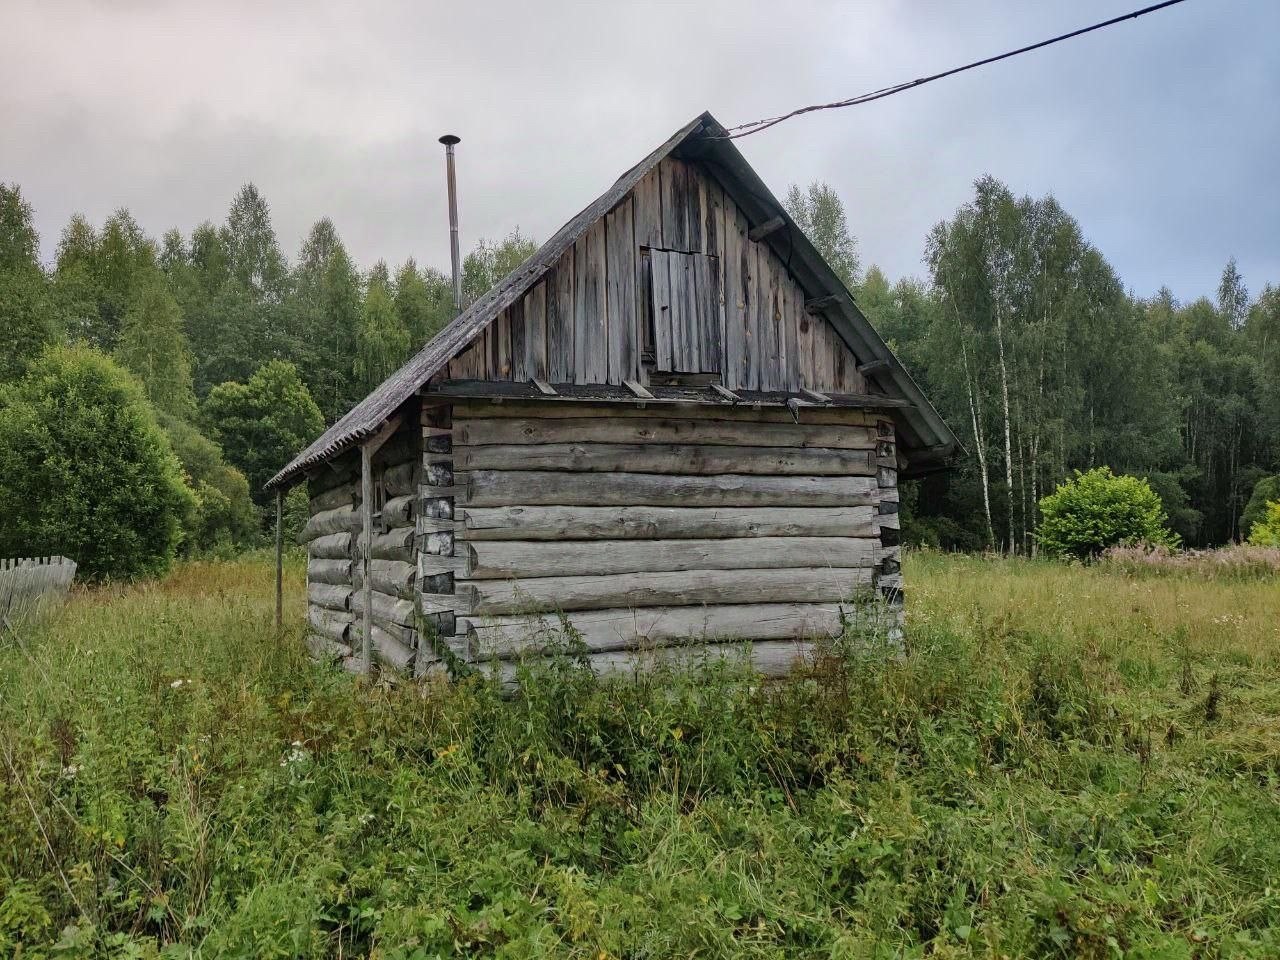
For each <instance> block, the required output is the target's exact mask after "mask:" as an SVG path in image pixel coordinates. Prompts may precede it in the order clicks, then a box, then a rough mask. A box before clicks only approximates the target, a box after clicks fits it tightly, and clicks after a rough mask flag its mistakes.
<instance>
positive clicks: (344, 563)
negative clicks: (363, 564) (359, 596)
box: [307, 559, 351, 586]
mask: <svg viewBox="0 0 1280 960" xmlns="http://www.w3.org/2000/svg"><path fill="white" fill-rule="evenodd" d="M307 583H332V584H346V585H347V586H350V585H351V561H350V560H321V559H312V560H308V561H307Z"/></svg>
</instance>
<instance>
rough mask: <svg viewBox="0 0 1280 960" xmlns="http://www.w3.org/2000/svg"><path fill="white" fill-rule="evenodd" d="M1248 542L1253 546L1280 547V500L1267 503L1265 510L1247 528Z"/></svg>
mask: <svg viewBox="0 0 1280 960" xmlns="http://www.w3.org/2000/svg"><path fill="white" fill-rule="evenodd" d="M1249 542H1250V543H1251V544H1253V545H1254V546H1255V547H1280V501H1275V500H1273V501H1271V502H1269V503H1268V504H1267V512H1266V513H1265V514H1263V516H1262V517H1261V518H1260V519H1258V520H1257V521H1255V522H1254V524H1253V526H1252V527H1250V528H1249Z"/></svg>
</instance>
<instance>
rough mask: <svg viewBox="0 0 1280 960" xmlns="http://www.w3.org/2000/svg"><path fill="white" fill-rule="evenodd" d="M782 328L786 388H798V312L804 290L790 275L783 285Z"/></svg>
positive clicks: (801, 306) (801, 308)
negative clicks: (784, 349) (784, 339)
mask: <svg viewBox="0 0 1280 960" xmlns="http://www.w3.org/2000/svg"><path fill="white" fill-rule="evenodd" d="M782 310H783V314H782V328H783V330H784V332H785V333H786V341H787V375H786V389H787V390H793V391H794V390H799V389H800V343H799V339H800V327H799V324H800V314H801V313H803V312H804V292H803V291H802V290H801V289H800V285H799V284H798V283H796V282H795V280H794V279H793V278H791V277H788V278H787V283H786V285H785V286H784V287H783V301H782Z"/></svg>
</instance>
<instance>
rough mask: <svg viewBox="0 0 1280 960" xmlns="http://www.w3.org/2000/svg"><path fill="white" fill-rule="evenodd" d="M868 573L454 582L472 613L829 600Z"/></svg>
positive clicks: (464, 608) (835, 570) (802, 570)
mask: <svg viewBox="0 0 1280 960" xmlns="http://www.w3.org/2000/svg"><path fill="white" fill-rule="evenodd" d="M871 573H872V571H871V568H869V567H857V568H848V567H799V568H795V569H788V570H681V571H676V572H662V573H633V574H619V575H615V576H581V577H532V578H529V579H526V580H471V581H467V582H465V583H456V584H455V585H454V596H455V598H456V602H455V607H454V609H455V610H456V611H457V612H458V613H459V614H462V615H472V614H513V613H542V612H545V611H551V610H565V611H572V610H607V609H609V608H610V607H661V606H687V605H690V604H699V603H711V604H740V603H749V602H750V603H832V602H839V601H843V600H848V599H849V598H850V597H852V596H853V595H854V594H856V593H857V592H859V589H860V588H862V587H864V586H865V585H869V584H870V583H871Z"/></svg>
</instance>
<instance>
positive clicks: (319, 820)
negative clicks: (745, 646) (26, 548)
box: [0, 554, 1280, 960]
mask: <svg viewBox="0 0 1280 960" xmlns="http://www.w3.org/2000/svg"><path fill="white" fill-rule="evenodd" d="M906 577H907V582H908V584H909V586H910V592H909V603H908V613H909V642H910V649H909V652H908V654H907V655H906V656H905V657H902V658H888V659H886V658H884V657H883V656H878V655H874V654H871V653H868V652H867V651H866V647H865V646H862V645H859V644H847V645H842V646H841V647H840V648H839V649H837V650H835V651H833V655H832V656H830V657H827V658H825V659H824V660H823V661H822V662H820V663H818V664H817V665H815V666H814V667H813V668H812V669H811V670H809V671H808V672H807V673H806V674H805V675H804V676H802V677H800V678H798V679H796V680H794V681H792V682H790V683H787V684H782V685H776V686H769V687H760V686H758V685H756V684H753V683H749V682H743V675H742V671H741V668H740V667H739V666H737V665H719V666H713V667H709V668H706V669H704V670H701V671H694V672H685V673H681V674H678V675H672V674H665V675H657V676H652V677H649V678H648V679H646V680H643V681H641V682H638V683H633V684H613V685H602V684H597V683H595V682H594V681H593V680H592V679H591V678H590V677H588V676H585V675H584V674H583V672H582V671H581V670H580V669H579V668H577V667H576V666H575V665H574V662H573V660H572V658H571V657H567V658H566V659H565V660H564V661H563V662H561V663H558V664H557V665H555V666H554V667H552V668H551V669H549V670H547V671H545V672H542V673H540V674H538V675H537V676H531V677H527V678H526V682H525V685H524V687H523V688H522V689H521V691H519V692H518V694H517V696H516V697H515V698H514V699H512V700H505V701H504V700H503V699H502V698H501V697H500V695H499V693H498V691H496V690H495V689H493V688H492V687H490V686H486V685H484V684H483V683H477V682H471V683H467V684H463V685H460V686H458V687H456V688H453V689H445V688H440V687H434V688H429V689H423V688H417V687H412V686H409V687H402V688H398V689H392V688H387V687H381V686H378V687H372V688H364V687H361V685H359V684H358V682H357V681H354V680H353V679H351V678H349V677H347V676H344V675H342V674H340V673H337V672H335V671H332V670H328V669H322V668H319V667H314V666H312V665H310V664H309V663H308V662H307V661H306V659H305V657H304V656H303V655H302V654H301V652H300V643H299V639H300V638H299V633H298V631H296V630H294V631H291V632H290V633H289V634H288V635H286V636H284V637H275V636H273V632H272V630H271V623H270V618H271V609H272V578H271V571H270V567H269V565H268V563H267V562H266V560H265V559H248V560H244V561H241V562H237V563H209V564H188V565H184V566H182V567H180V568H179V569H178V570H177V571H176V572H175V573H173V574H172V575H171V576H170V577H169V578H167V579H166V580H164V581H163V582H161V583H158V584H152V585H143V586H137V587H131V588H122V589H115V590H99V591H94V592H86V593H81V594H79V595H77V596H76V597H75V598H74V599H73V600H72V602H71V603H70V604H69V606H68V607H67V608H66V610H65V611H64V612H63V613H62V615H61V616H60V617H59V618H58V619H57V620H56V621H54V622H53V623H51V624H50V625H49V626H48V627H46V628H45V629H43V630H40V631H35V632H31V633H29V634H23V635H20V636H7V637H5V638H3V640H0V644H2V647H0V650H2V652H3V667H2V668H0V764H2V765H3V766H2V767H0V955H2V956H9V957H17V956H21V957H26V958H30V957H44V956H72V957H77V956H107V957H151V956H157V955H159V956H165V957H186V956H202V957H224V956H228V957H252V958H259V957H266V958H270V957H328V956H335V957H354V956H364V955H372V956H377V957H383V958H406V960H407V958H428V957H435V956H455V955H456V956H477V957H479V956H498V957H542V956H546V957H584V958H597V960H600V958H609V957H614V958H622V957H630V958H641V957H686V956H699V957H850V958H852V957H917V956H929V957H968V956H981V957H1019V956H1049V957H1130V958H1181V957H1276V956H1280V586H1278V585H1277V583H1276V582H1275V581H1267V580H1253V581H1247V580H1242V581H1212V580H1206V579H1195V578H1190V577H1177V576H1126V575H1124V574H1122V573H1119V572H1115V571H1107V570H1103V569H1097V568H1095V569H1088V570H1086V569H1080V568H1068V567H1063V566H1054V565H1048V564H1041V563H1032V562H1025V561H1023V562H1014V561H1001V560H991V559H978V558H962V557H944V556H938V555H928V554H925V555H919V554H917V555H914V556H911V557H910V558H909V560H908V562H907V568H906ZM301 592H302V591H301V568H300V567H298V566H294V567H292V568H291V569H290V584H289V596H290V598H291V600H290V606H289V608H288V617H289V620H290V622H291V623H296V622H298V621H299V620H300V617H301V613H302V610H301V606H300V599H299V598H300V597H301ZM859 651H861V652H859Z"/></svg>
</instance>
